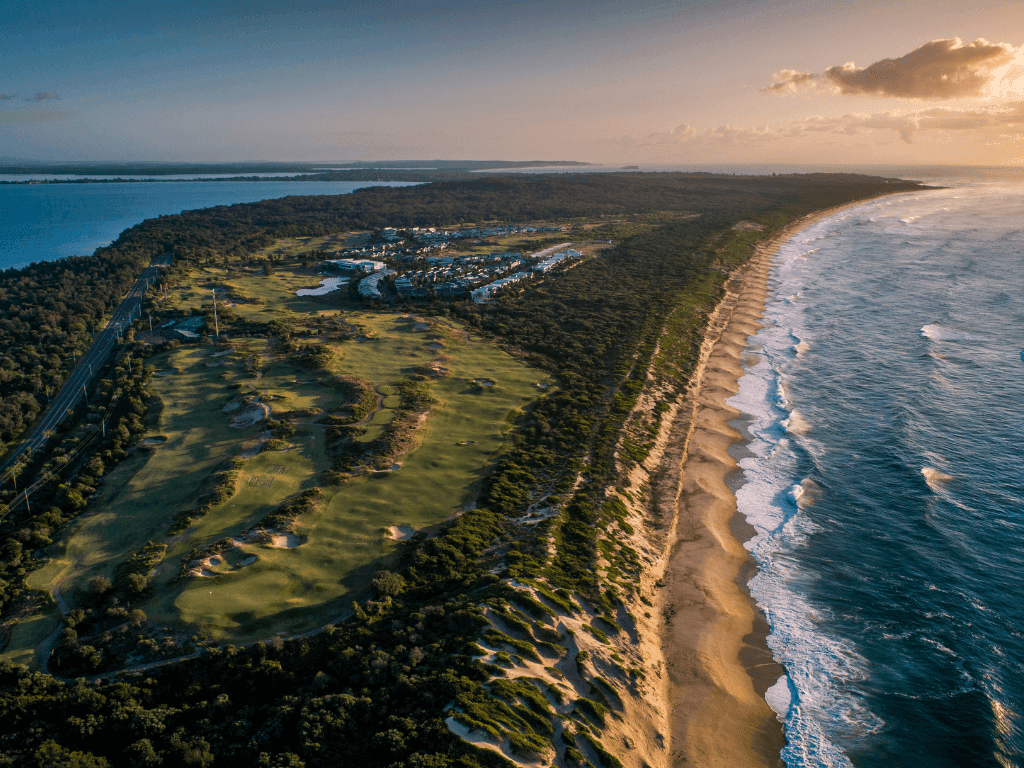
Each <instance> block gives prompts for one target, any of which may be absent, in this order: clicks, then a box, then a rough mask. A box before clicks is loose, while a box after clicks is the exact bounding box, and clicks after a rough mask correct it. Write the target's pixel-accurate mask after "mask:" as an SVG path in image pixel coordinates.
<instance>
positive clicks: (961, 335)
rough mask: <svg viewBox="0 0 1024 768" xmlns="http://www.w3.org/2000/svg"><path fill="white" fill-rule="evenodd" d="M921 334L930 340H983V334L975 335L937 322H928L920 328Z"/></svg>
mask: <svg viewBox="0 0 1024 768" xmlns="http://www.w3.org/2000/svg"><path fill="white" fill-rule="evenodd" d="M921 336H923V337H924V338H926V339H931V340H932V341H985V338H984V337H983V336H976V335H974V334H971V333H967V332H965V331H958V330H956V329H955V328H946V327H944V326H941V325H938V324H937V323H929V324H928V325H926V326H924V327H923V328H922V329H921Z"/></svg>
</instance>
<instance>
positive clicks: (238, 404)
mask: <svg viewBox="0 0 1024 768" xmlns="http://www.w3.org/2000/svg"><path fill="white" fill-rule="evenodd" d="M242 404H243V403H242V401H241V400H235V401H234V402H231V403H228V404H227V405H225V406H224V407H223V408H221V410H222V411H224V413H231V412H232V411H237V410H238V409H239V408H241V407H242Z"/></svg>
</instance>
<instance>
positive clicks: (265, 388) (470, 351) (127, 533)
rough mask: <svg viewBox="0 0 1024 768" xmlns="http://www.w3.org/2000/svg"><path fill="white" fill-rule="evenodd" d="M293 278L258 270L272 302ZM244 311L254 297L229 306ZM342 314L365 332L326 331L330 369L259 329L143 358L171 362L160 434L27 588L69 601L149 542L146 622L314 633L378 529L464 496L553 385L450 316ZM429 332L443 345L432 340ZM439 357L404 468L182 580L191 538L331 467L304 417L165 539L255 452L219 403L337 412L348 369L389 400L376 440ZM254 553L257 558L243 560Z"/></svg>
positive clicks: (428, 521) (235, 522)
mask: <svg viewBox="0 0 1024 768" xmlns="http://www.w3.org/2000/svg"><path fill="white" fill-rule="evenodd" d="M246 279H249V278H246ZM294 279H295V278H292V277H287V276H286V277H279V275H278V274H277V273H275V274H274V275H271V276H259V277H258V278H257V277H255V276H254V277H253V278H252V280H253V283H254V284H255V283H259V285H260V286H262V287H261V291H262V295H263V297H264V298H265V300H266V301H267V302H268V303H271V307H269V309H270V310H272V311H274V310H276V311H281V307H282V305H288V304H289V302H290V299H288V298H287V297H286V296H285V297H284V298H282V296H284V294H285V291H284V290H283V289H282V288H281V286H282V285H283V286H285V287H286V288H287V289H288V290H291V288H290V284H289V283H290V281H292V280H294ZM274 286H277V287H274ZM275 291H277V292H278V293H277V295H276V297H275V295H274V292H275ZM243 292H245V293H246V294H247V295H252V294H251V293H249V292H248V291H243ZM197 296H199V294H197ZM244 308H248V309H254V310H255V309H257V308H258V305H240V306H239V307H238V309H239V310H241V309H244ZM283 311H284V313H285V314H286V315H289V316H292V317H297V316H296V315H295V314H294V313H293V312H292V311H290V310H288V309H285V310H283ZM240 314H241V313H240ZM345 316H346V318H347V320H348V322H349V323H350V324H351V325H353V326H355V327H356V328H357V329H358V330H359V333H360V335H362V336H365V337H366V338H367V339H368V340H367V341H364V342H357V341H345V342H341V341H335V340H332V341H326V342H325V343H327V344H328V345H329V346H330V347H331V349H332V352H333V353H334V354H333V356H332V358H331V364H330V365H331V367H330V370H326V371H325V370H309V369H302V368H297V367H295V366H293V365H290V364H288V363H287V362H286V361H284V359H283V358H282V356H280V355H278V354H276V353H275V352H274V349H273V347H272V345H271V343H270V342H268V341H266V340H262V339H239V340H236V341H234V342H233V347H234V351H233V352H232V353H231V354H229V355H225V356H221V357H216V358H213V357H211V354H212V353H213V352H215V351H217V349H216V348H213V347H209V346H197V345H187V346H184V347H181V348H179V349H177V350H173V351H171V352H168V353H164V354H162V355H158V356H156V357H154V358H151V359H150V360H149V364H151V365H154V366H155V367H156V368H157V369H158V371H170V372H172V374H171V375H165V376H154V377H153V378H152V381H151V385H150V389H151V391H152V392H153V394H154V395H156V396H158V397H159V399H160V401H161V402H162V412H161V414H160V420H159V424H158V425H157V426H156V428H155V429H154V430H153V433H154V434H159V435H162V436H164V437H166V441H165V442H164V443H162V444H160V445H158V446H155V447H153V448H152V449H151V450H145V451H140V452H139V454H138V455H136V456H134V457H133V458H131V459H129V460H128V461H126V462H124V463H123V464H122V465H121V466H120V467H118V468H117V469H116V470H115V471H114V472H113V473H112V474H111V475H110V476H109V477H108V479H107V481H106V482H105V484H104V487H103V490H102V492H101V493H100V495H99V496H98V498H97V499H96V501H95V502H94V511H92V512H90V513H89V514H87V515H86V516H84V517H83V518H81V519H80V520H79V521H78V522H77V523H76V524H75V525H74V526H73V527H72V528H71V529H69V531H68V533H67V534H66V535H65V536H63V537H62V539H61V540H60V542H58V543H57V544H55V545H54V546H53V547H52V550H51V553H50V554H51V557H52V561H51V562H50V563H49V564H47V565H46V566H45V567H44V568H43V569H41V570H40V571H38V572H37V573H35V574H33V577H32V583H31V586H33V587H35V588H38V589H43V590H47V591H49V590H50V589H51V588H52V586H53V585H54V584H55V583H56V582H57V581H59V580H60V579H62V578H67V582H66V584H65V586H64V590H63V593H64V594H65V596H66V597H67V598H68V599H69V602H70V603H71V604H72V605H74V604H75V602H76V592H77V591H78V590H82V589H84V588H85V585H86V583H87V582H88V580H89V579H90V578H92V577H93V576H98V575H104V576H107V577H108V578H112V577H113V575H114V569H115V568H116V566H117V564H118V563H119V562H122V561H123V560H124V559H125V558H127V557H128V556H129V555H131V554H132V553H133V552H136V551H138V550H139V549H140V548H141V547H142V546H143V545H145V543H146V542H147V541H154V542H158V543H166V544H167V545H168V549H167V553H166V556H165V557H164V559H163V561H162V562H161V564H160V565H159V566H158V567H157V568H156V570H155V572H154V573H153V574H152V584H153V588H154V589H153V593H152V594H153V595H154V596H153V597H152V598H150V599H149V600H148V601H147V602H146V603H145V605H143V606H142V607H143V609H144V610H145V611H146V613H147V615H148V616H149V618H150V620H151V621H153V622H155V623H158V624H162V625H175V626H185V627H190V628H193V629H195V628H198V629H201V630H202V631H204V632H206V633H208V634H210V635H213V636H215V637H225V638H229V639H233V640H246V639H254V638H257V637H265V636H267V635H270V634H273V633H275V632H278V631H284V632H293V631H302V630H306V629H310V628H312V627H315V626H319V625H320V624H322V623H324V622H325V621H328V620H331V619H334V618H336V617H337V616H338V615H339V614H340V613H342V612H344V610H345V607H346V606H347V604H348V602H349V601H350V600H351V599H352V598H353V597H355V596H356V595H357V594H358V593H359V592H361V591H362V590H364V589H365V588H366V587H367V585H368V583H369V578H370V576H371V573H372V569H373V563H374V562H375V561H380V560H381V559H382V558H384V559H387V558H388V556H389V554H390V553H391V551H392V550H393V544H392V541H391V539H390V538H389V536H388V535H387V534H386V531H387V529H388V527H389V526H392V525H407V526H411V527H413V528H415V529H421V528H426V527H429V526H431V525H434V524H436V523H439V522H441V521H442V520H444V519H445V518H447V517H449V516H451V515H452V514H453V513H455V512H457V511H458V510H460V509H461V508H463V507H464V506H465V505H467V504H469V503H470V502H471V501H472V500H473V498H474V497H475V493H476V490H477V487H478V484H479V482H480V480H481V478H482V477H483V475H484V473H485V472H486V468H487V466H488V465H489V463H490V462H491V461H492V459H493V458H494V456H495V455H496V454H497V453H498V452H500V451H501V449H502V446H503V445H504V442H505V435H506V432H507V431H508V429H509V428H510V427H511V424H512V422H513V421H514V419H511V418H510V414H515V413H517V412H519V409H520V408H522V407H524V406H526V405H527V404H528V403H529V402H530V401H531V400H532V399H534V398H536V397H537V396H538V394H539V393H540V391H541V390H540V389H539V388H538V387H537V383H538V382H539V381H540V382H544V383H548V380H547V379H546V377H545V376H544V375H543V374H541V373H539V372H538V371H536V370H534V369H531V368H529V367H528V366H527V365H525V364H524V363H522V362H521V361H519V360H517V359H515V358H512V357H511V356H509V355H508V354H506V353H505V352H503V351H502V350H500V349H499V348H497V347H496V346H494V345H492V344H489V343H486V342H482V341H478V340H476V339H473V338H471V337H470V336H469V335H468V334H467V333H466V332H465V331H464V330H463V329H462V328H461V327H458V326H454V325H446V324H444V323H437V322H435V321H431V325H432V327H431V329H430V330H428V331H423V330H420V331H417V330H415V329H414V326H415V324H416V323H415V321H414V319H413V318H412V317H404V316H401V315H395V314H379V313H378V314H373V313H354V314H353V313H346V315H345ZM262 319H263V320H266V318H262ZM297 319H300V321H301V318H300V317H297ZM434 341H440V342H441V343H442V344H443V346H442V347H441V348H436V347H431V346H428V344H430V343H431V342H434ZM249 359H256V360H259V361H261V362H260V369H261V371H262V373H263V375H262V377H261V378H260V379H259V380H256V379H255V378H254V376H253V372H252V370H251V369H250V367H249V366H248V365H247V364H246V361H247V360H249ZM433 362H437V363H438V364H440V365H443V366H444V367H445V368H446V369H448V371H449V375H447V376H446V377H445V378H441V379H438V380H431V381H428V382H426V383H425V385H426V386H427V388H428V389H429V391H430V394H431V396H432V397H433V399H434V403H433V405H431V406H430V407H431V410H430V412H429V414H426V415H425V417H424V420H423V421H422V423H421V425H420V426H419V428H418V429H417V432H416V436H415V438H416V443H417V445H416V447H415V448H414V449H413V450H411V451H410V452H408V453H406V454H405V455H402V456H399V457H397V458H396V461H397V462H398V463H400V464H401V468H400V469H398V470H397V471H393V472H385V473H375V474H371V475H369V476H365V477H362V478H359V479H356V480H354V481H351V482H349V483H348V484H346V485H343V486H341V487H340V488H328V492H327V493H325V494H324V497H323V502H322V504H321V505H320V510H319V511H318V512H315V513H311V514H309V515H307V516H306V518H305V519H300V520H299V521H298V522H297V525H296V527H295V532H296V533H297V534H298V535H299V536H300V540H301V541H302V542H303V543H302V544H301V545H300V546H298V547H296V548H291V549H286V548H276V547H273V546H268V545H265V544H256V543H251V544H246V545H244V546H242V547H239V548H237V549H232V550H228V551H227V552H225V553H222V554H221V555H220V562H219V563H218V564H216V565H214V566H211V567H209V568H208V571H210V572H211V573H213V574H216V575H215V577H213V578H202V577H199V578H195V577H189V578H186V579H184V580H181V579H178V578H177V576H178V574H179V571H180V569H181V565H182V562H183V561H184V560H186V559H187V558H188V555H189V553H190V552H191V551H192V550H193V549H195V550H202V549H204V548H206V547H208V546H209V545H210V544H212V543H213V542H216V541H220V540H223V539H225V538H229V537H235V536H237V535H239V534H240V533H242V532H243V531H244V530H246V529H247V528H248V527H250V526H252V525H253V524H254V523H256V522H257V521H258V520H259V519H260V518H262V517H263V516H264V515H266V514H267V513H268V512H270V511H272V510H273V509H274V508H276V507H277V506H279V505H280V504H281V503H283V502H284V501H285V500H286V499H287V498H288V497H290V496H292V495H294V494H296V493H298V492H299V491H301V490H304V489H306V488H309V487H312V486H313V485H314V484H315V483H316V482H317V479H318V477H319V475H320V473H321V472H322V471H323V470H324V469H327V468H329V467H330V465H331V461H330V457H329V456H328V455H327V454H326V452H325V445H324V430H323V427H322V426H320V425H318V424H315V423H313V422H314V420H315V418H316V416H315V415H314V416H308V417H307V416H300V417H298V418H296V419H295V421H296V422H297V424H296V431H295V434H294V435H292V436H290V437H288V438H287V439H286V441H285V443H284V444H285V445H287V446H288V447H287V449H286V450H264V451H263V452H262V453H259V455H257V456H255V457H254V458H249V459H248V460H247V461H246V462H245V463H244V464H243V465H242V468H241V470H240V471H239V475H238V478H237V480H236V481H235V491H234V494H233V495H232V496H231V497H230V498H228V499H227V500H226V501H224V502H222V503H220V504H219V505H216V506H214V507H213V508H212V509H210V511H209V512H208V513H207V514H205V515H203V516H201V517H199V519H197V520H196V521H195V522H193V523H192V524H191V525H190V526H189V527H188V528H187V529H186V530H185V531H184V532H183V533H181V534H180V535H178V536H172V537H170V538H168V537H167V535H166V534H167V531H168V528H169V526H170V525H171V523H172V521H173V520H174V518H175V516H176V515H177V514H178V513H179V512H181V511H183V510H188V509H194V508H195V507H196V506H197V501H198V499H199V497H201V496H202V494H203V493H204V492H206V491H208V490H209V489H210V488H212V486H213V484H214V483H215V482H216V478H217V472H218V471H219V470H221V469H222V468H223V467H224V466H225V462H226V461H229V460H230V459H231V458H232V457H236V456H238V455H240V454H243V455H244V454H245V452H246V451H248V450H251V449H252V448H253V447H254V446H255V445H256V444H257V441H256V438H257V435H258V434H259V432H260V431H261V430H262V429H264V428H265V427H263V426H259V425H257V426H254V427H249V428H246V429H243V430H238V429H234V428H232V427H230V426H229V424H230V420H231V418H232V416H234V415H236V414H237V413H239V411H240V410H241V409H239V410H235V411H232V412H230V413H224V412H223V410H222V409H223V407H224V405H225V404H227V403H229V402H232V401H235V400H239V399H240V398H241V397H243V396H245V395H260V396H261V397H262V398H263V399H264V400H265V401H267V402H268V403H269V404H270V406H271V408H272V416H276V415H277V414H280V413H286V412H289V411H291V412H294V411H303V410H305V409H311V408H318V409H321V410H322V411H324V412H326V413H331V412H332V411H333V410H335V409H337V408H339V407H340V406H341V405H343V404H344V396H343V394H342V393H341V392H340V391H339V390H337V389H336V388H334V387H333V386H331V383H330V380H331V378H332V376H333V375H335V374H346V375H349V376H356V377H358V378H360V379H363V380H365V381H368V382H370V383H372V384H374V385H375V386H376V389H377V392H379V393H380V394H381V395H382V396H383V406H384V408H383V409H382V410H380V411H378V412H377V413H375V414H373V417H372V418H371V420H370V422H369V423H368V424H365V425H363V428H364V429H366V430H367V434H366V435H364V436H363V439H364V440H366V439H373V437H374V436H375V433H379V432H380V431H381V430H382V429H383V427H384V426H385V425H386V424H388V423H389V422H390V421H391V420H392V419H393V418H394V416H395V413H396V410H395V409H396V408H400V407H401V406H402V397H401V395H399V394H398V393H397V390H396V389H395V388H394V386H393V385H394V384H397V383H398V382H401V381H404V380H407V379H408V378H410V377H412V376H415V375H416V374H417V373H418V372H419V371H421V370H422V367H423V366H424V365H425V364H428V363H433ZM210 363H217V364H218V365H215V366H214V367H210V365H209V364H210ZM477 378H487V379H491V380H493V381H494V382H495V384H494V386H490V387H480V386H478V385H475V384H473V383H472V381H473V379H477ZM252 555H256V558H257V559H256V560H255V562H251V563H249V562H248V561H249V559H250V558H251V556H252ZM242 562H247V564H246V565H244V566H243V565H241V563H242ZM23 645H24V644H23Z"/></svg>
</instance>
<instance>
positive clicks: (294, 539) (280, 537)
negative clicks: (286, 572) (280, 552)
mask: <svg viewBox="0 0 1024 768" xmlns="http://www.w3.org/2000/svg"><path fill="white" fill-rule="evenodd" d="M301 543H302V538H301V537H300V536H296V535H295V534H294V533H275V534H274V535H272V536H271V537H270V546H272V547H275V548H277V549H295V548H296V547H297V546H299V545H300V544H301Z"/></svg>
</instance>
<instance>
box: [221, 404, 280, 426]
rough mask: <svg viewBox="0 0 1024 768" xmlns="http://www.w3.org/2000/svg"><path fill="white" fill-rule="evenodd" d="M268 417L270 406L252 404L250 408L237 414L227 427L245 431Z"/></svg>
mask: <svg viewBox="0 0 1024 768" xmlns="http://www.w3.org/2000/svg"><path fill="white" fill-rule="evenodd" d="M269 416H270V406H269V405H267V404H266V403H253V404H252V407H251V408H247V409H246V410H244V411H242V413H240V414H238V415H237V416H235V417H234V418H233V419H232V420H231V424H230V425H229V426H231V427H233V428H234V429H245V428H246V427H251V426H253V425H254V424H258V423H260V422H261V421H263V420H264V419H266V418H269Z"/></svg>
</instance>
